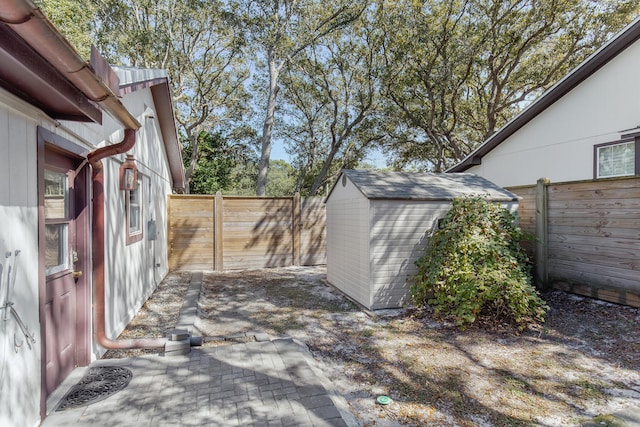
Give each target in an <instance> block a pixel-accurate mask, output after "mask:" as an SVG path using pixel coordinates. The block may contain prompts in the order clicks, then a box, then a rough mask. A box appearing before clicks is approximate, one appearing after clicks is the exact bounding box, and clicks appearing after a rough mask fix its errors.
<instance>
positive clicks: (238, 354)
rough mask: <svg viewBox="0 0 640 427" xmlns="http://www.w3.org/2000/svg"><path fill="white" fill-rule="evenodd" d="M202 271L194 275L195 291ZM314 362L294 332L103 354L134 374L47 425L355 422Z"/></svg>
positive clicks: (183, 322) (108, 362) (184, 321)
mask: <svg viewBox="0 0 640 427" xmlns="http://www.w3.org/2000/svg"><path fill="white" fill-rule="evenodd" d="M201 277H202V276H201V275H194V278H193V279H192V283H191V286H190V292H189V295H190V296H191V297H192V296H193V294H194V291H195V290H196V289H197V287H199V283H197V281H198V279H200V280H201ZM189 300H190V301H189ZM194 301H196V302H197V299H194V298H189V296H188V297H187V303H185V306H183V310H182V314H181V316H180V321H179V322H178V326H180V327H185V326H188V323H190V320H191V319H192V318H193V317H192V316H193V313H192V312H193V310H192V308H193V307H192V305H193V304H194ZM190 318H191V319H190ZM263 335H264V334H263ZM261 338H262V339H265V337H261ZM267 338H268V337H267ZM314 363H315V362H314V361H313V359H312V358H311V355H310V354H309V353H308V352H307V351H306V349H305V348H304V347H302V346H301V345H299V344H297V343H296V342H294V341H293V340H291V339H275V340H272V341H271V340H265V341H260V342H249V343H242V344H233V345H224V346H219V347H208V348H196V347H194V348H192V351H191V353H189V354H188V355H184V356H172V357H164V356H160V355H145V356H140V357H134V358H127V359H104V360H98V361H96V362H94V363H92V364H91V367H97V366H118V367H126V368H128V369H130V370H131V371H132V372H133V379H132V380H131V382H130V383H129V385H128V386H127V387H126V388H125V389H124V390H122V391H120V392H118V393H116V394H114V395H112V396H110V397H109V398H107V399H105V400H103V401H100V402H97V403H94V404H91V405H88V406H84V407H80V408H74V409H67V410H64V411H57V412H52V413H51V414H50V415H49V416H48V417H47V418H46V419H45V421H44V422H43V423H42V426H45V427H50V426H69V425H85V426H109V427H112V426H352V425H357V423H356V421H355V418H354V417H353V415H352V414H350V413H349V412H348V410H347V405H346V402H345V401H344V400H343V399H342V398H341V397H340V396H338V395H337V394H336V393H333V392H332V391H331V387H330V386H329V383H328V380H327V379H326V378H325V377H324V376H323V374H322V372H321V371H319V370H318V368H317V367H316V366H315V364H314Z"/></svg>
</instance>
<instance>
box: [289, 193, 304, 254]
mask: <svg viewBox="0 0 640 427" xmlns="http://www.w3.org/2000/svg"><path fill="white" fill-rule="evenodd" d="M292 201H293V203H292V210H291V215H292V216H293V218H292V219H293V221H292V230H291V231H292V232H293V233H292V237H293V242H292V246H293V265H300V233H301V227H300V223H301V214H302V211H301V208H300V193H296V194H294V195H293V199H292Z"/></svg>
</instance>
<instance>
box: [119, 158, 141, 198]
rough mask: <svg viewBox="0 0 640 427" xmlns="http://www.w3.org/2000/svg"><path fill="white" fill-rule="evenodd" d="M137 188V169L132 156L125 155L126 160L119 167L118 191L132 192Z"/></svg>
mask: <svg viewBox="0 0 640 427" xmlns="http://www.w3.org/2000/svg"><path fill="white" fill-rule="evenodd" d="M137 187H138V168H137V167H136V159H135V158H134V157H133V154H127V159H126V160H125V161H124V163H123V164H122V165H121V166H120V189H121V190H125V191H132V190H135V189H136V188H137Z"/></svg>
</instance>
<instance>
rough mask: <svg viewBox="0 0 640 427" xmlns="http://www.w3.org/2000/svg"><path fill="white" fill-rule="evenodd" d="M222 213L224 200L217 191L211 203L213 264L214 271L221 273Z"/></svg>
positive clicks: (222, 265) (222, 267)
mask: <svg viewBox="0 0 640 427" xmlns="http://www.w3.org/2000/svg"><path fill="white" fill-rule="evenodd" d="M223 212H224V198H223V197H222V193H221V192H220V191H218V192H217V193H216V197H215V199H214V203H213V227H214V229H213V236H214V237H213V240H214V242H213V263H214V266H213V267H214V270H215V271H223V270H224V263H223V256H224V253H223V249H222V248H223V245H222V242H223V238H224V236H223V235H222V229H223V220H224V217H223Z"/></svg>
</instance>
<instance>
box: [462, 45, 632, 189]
mask: <svg viewBox="0 0 640 427" xmlns="http://www.w3.org/2000/svg"><path fill="white" fill-rule="evenodd" d="M639 66H640V43H635V44H634V45H632V46H630V47H629V48H627V49H626V50H625V51H624V52H622V53H621V54H620V55H618V56H617V57H616V58H614V59H613V60H612V61H610V62H609V63H608V64H606V65H605V66H604V67H603V68H601V69H600V70H599V71H597V72H596V73H595V74H593V75H592V76H591V77H589V78H588V79H586V80H585V81H584V82H582V83H581V84H580V85H578V86H577V87H576V88H574V89H573V90H572V91H571V92H569V93H568V94H566V95H565V96H564V97H563V98H561V99H560V100H559V101H557V102H556V103H555V104H553V105H552V106H550V107H549V108H547V109H546V110H545V111H544V112H542V113H541V114H540V115H538V116H537V117H536V118H534V119H533V120H532V121H531V122H529V123H528V124H527V125H525V126H524V127H523V128H521V129H520V130H519V131H518V132H516V133H515V134H514V135H512V136H511V137H510V138H508V139H507V140H505V141H504V142H502V144H500V145H499V146H498V147H496V148H495V149H493V150H492V151H491V152H490V153H488V154H487V155H485V156H484V157H483V158H482V164H481V165H479V166H474V167H472V168H470V169H469V170H467V172H470V173H475V174H478V175H481V176H483V177H485V178H488V179H489V180H491V181H493V182H495V183H496V184H498V185H500V186H503V187H510V186H517V185H528V184H534V183H535V182H536V181H537V179H538V178H542V177H547V178H549V179H551V182H563V181H574V180H583V179H592V178H593V177H594V176H593V166H594V148H593V146H594V145H596V144H601V143H606V142H614V141H618V140H620V136H621V135H622V134H625V133H629V132H630V131H629V129H632V128H635V127H636V126H639V125H640V78H639V77H638V72H637V70H638V67H639Z"/></svg>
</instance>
